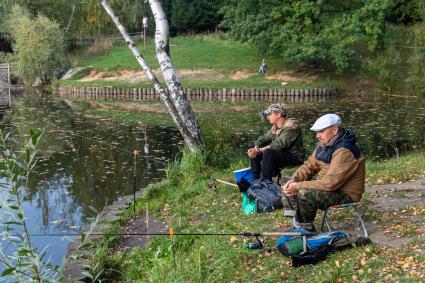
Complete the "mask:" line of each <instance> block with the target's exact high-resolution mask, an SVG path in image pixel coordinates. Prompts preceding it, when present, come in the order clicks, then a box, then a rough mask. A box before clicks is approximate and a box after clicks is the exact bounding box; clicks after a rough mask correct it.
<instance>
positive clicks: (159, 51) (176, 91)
mask: <svg viewBox="0 0 425 283" xmlns="http://www.w3.org/2000/svg"><path fill="white" fill-rule="evenodd" d="M149 4H150V6H151V10H152V13H153V16H154V18H155V47H156V58H157V60H158V63H159V66H160V68H161V71H162V75H163V77H164V81H165V83H166V84H167V87H168V90H169V92H170V95H171V100H172V101H173V103H174V105H175V107H176V109H177V112H178V113H179V116H180V118H182V120H183V122H184V124H185V125H186V126H187V128H188V130H189V131H190V133H191V134H192V138H193V140H195V141H197V142H198V145H199V146H201V145H202V137H201V131H200V128H199V125H198V122H197V121H196V117H195V114H194V113H193V111H192V107H191V106H190V104H189V101H188V100H187V97H186V94H185V93H184V90H183V88H182V86H181V83H180V81H179V79H178V77H177V74H176V71H175V69H174V67H173V62H172V60H171V57H170V46H169V41H168V39H169V27H168V21H167V17H166V15H165V13H164V10H163V9H162V6H161V2H160V0H149Z"/></svg>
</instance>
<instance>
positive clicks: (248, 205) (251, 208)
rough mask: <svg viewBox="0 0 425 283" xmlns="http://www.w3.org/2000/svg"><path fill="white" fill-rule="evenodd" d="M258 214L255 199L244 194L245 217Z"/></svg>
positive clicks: (243, 207)
mask: <svg viewBox="0 0 425 283" xmlns="http://www.w3.org/2000/svg"><path fill="white" fill-rule="evenodd" d="M256 212H257V205H256V204H255V200H254V199H250V198H248V197H247V196H246V194H245V193H242V213H243V214H245V215H249V214H253V213H256Z"/></svg>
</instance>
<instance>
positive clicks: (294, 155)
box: [248, 103, 304, 181]
mask: <svg viewBox="0 0 425 283" xmlns="http://www.w3.org/2000/svg"><path fill="white" fill-rule="evenodd" d="M262 114H263V115H264V116H266V117H267V120H268V121H269V123H270V124H272V127H271V129H270V130H269V131H268V132H267V133H266V134H265V135H263V136H261V137H259V138H258V140H257V141H256V142H255V147H253V148H250V149H249V150H248V156H249V158H250V159H249V160H250V165H251V169H252V174H253V177H254V179H259V178H260V177H261V178H263V179H267V180H270V181H271V180H272V177H275V176H278V175H280V169H281V168H284V167H290V166H298V165H301V164H302V163H303V161H304V145H303V138H302V135H301V128H300V127H299V123H298V120H297V119H294V118H288V117H287V116H286V109H285V108H284V107H283V105H282V104H278V103H274V104H272V105H270V106H269V107H268V108H267V109H266V110H265V111H263V112H262Z"/></svg>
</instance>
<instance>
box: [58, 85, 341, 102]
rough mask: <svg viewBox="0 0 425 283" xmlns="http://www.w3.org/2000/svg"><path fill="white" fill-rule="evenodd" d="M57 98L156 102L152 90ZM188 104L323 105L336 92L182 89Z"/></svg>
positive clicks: (76, 92)
mask: <svg viewBox="0 0 425 283" xmlns="http://www.w3.org/2000/svg"><path fill="white" fill-rule="evenodd" d="M57 91H58V93H59V95H61V96H65V97H73V98H80V99H87V100H130V101H141V100H159V94H158V93H157V92H156V91H155V89H153V88H112V87H68V86H60V87H59V88H58V89H57ZM185 93H186V95H187V98H188V99H189V100H191V101H230V102H236V101H293V102H304V101H327V100H330V99H332V98H334V97H335V96H336V95H337V94H338V92H337V90H336V89H335V88H312V89H229V88H222V89H221V88H189V89H185Z"/></svg>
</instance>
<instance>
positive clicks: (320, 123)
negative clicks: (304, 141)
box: [310, 114, 341, 132]
mask: <svg viewBox="0 0 425 283" xmlns="http://www.w3.org/2000/svg"><path fill="white" fill-rule="evenodd" d="M335 125H338V126H339V125H341V117H339V116H338V115H336V114H325V115H323V116H322V117H320V118H319V119H317V120H316V122H314V125H313V127H311V128H310V130H312V131H315V132H320V131H322V130H324V129H326V128H328V127H331V126H335Z"/></svg>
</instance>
